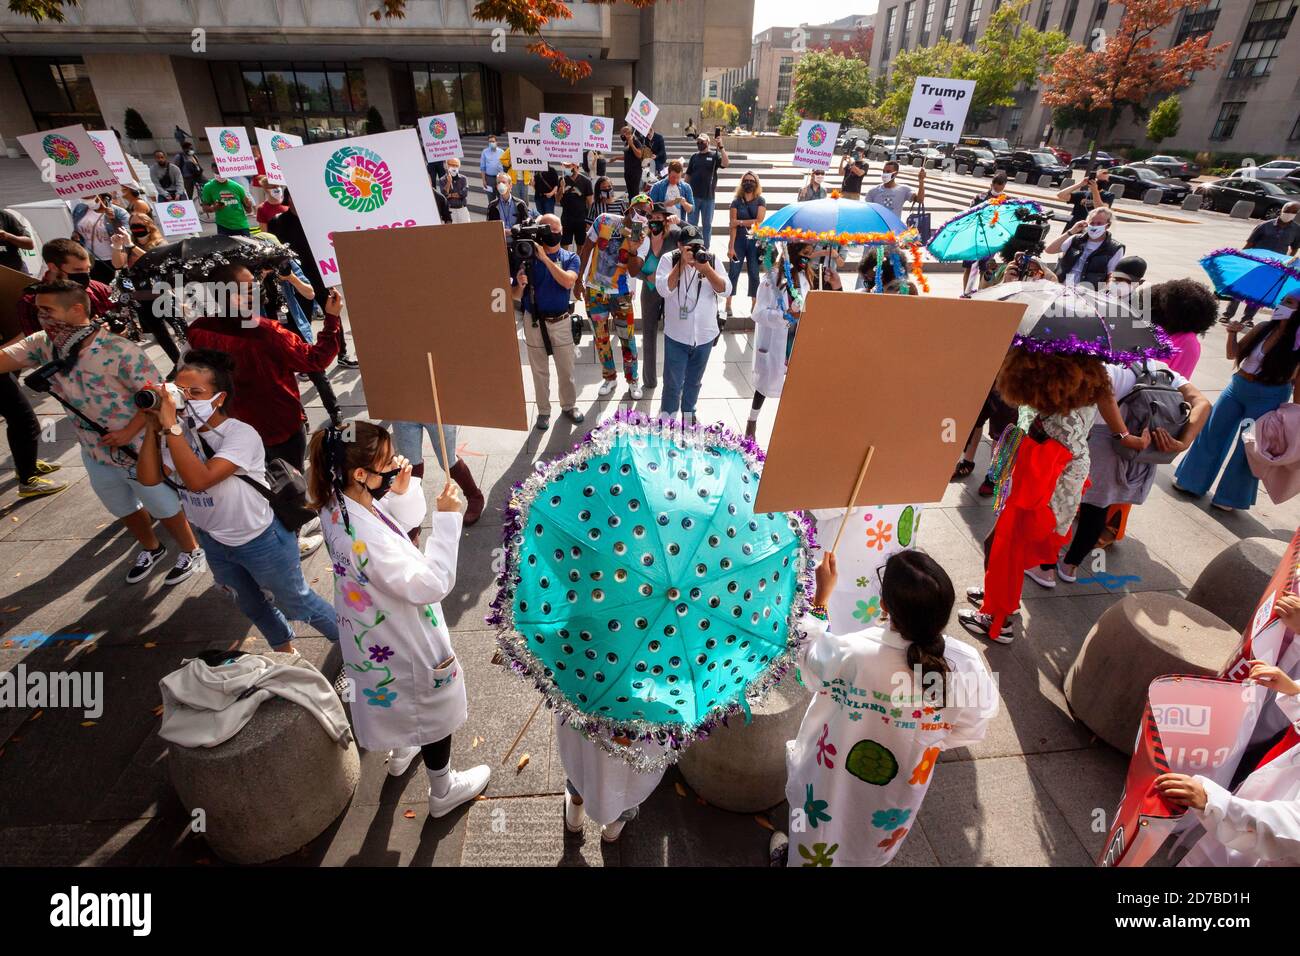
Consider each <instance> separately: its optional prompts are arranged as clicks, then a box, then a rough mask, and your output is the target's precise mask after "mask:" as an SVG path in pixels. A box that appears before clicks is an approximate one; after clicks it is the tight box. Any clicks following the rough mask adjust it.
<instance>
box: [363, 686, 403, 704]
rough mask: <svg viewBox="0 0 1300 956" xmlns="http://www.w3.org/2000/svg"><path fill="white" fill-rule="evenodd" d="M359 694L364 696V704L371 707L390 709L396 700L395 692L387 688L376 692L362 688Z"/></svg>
mask: <svg viewBox="0 0 1300 956" xmlns="http://www.w3.org/2000/svg"><path fill="white" fill-rule="evenodd" d="M361 693H363V694H365V695H366V703H367V704H370V705H371V706H372V707H392V706H393V701H395V700H397V691H395V690H389V689H388V688H387V687H380V688H378V689H376V690H371V689H370V688H369V687H363V688H362V689H361Z"/></svg>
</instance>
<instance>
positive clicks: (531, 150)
mask: <svg viewBox="0 0 1300 956" xmlns="http://www.w3.org/2000/svg"><path fill="white" fill-rule="evenodd" d="M508 135H509V137H510V165H511V166H512V167H514V168H515V169H516V170H518V171H519V172H524V173H529V172H532V173H535V172H537V171H538V170H541V169H549V168H550V165H551V164H550V163H549V162H547V160H546V154H545V153H544V152H542V138H541V137H540V136H531V135H529V134H528V133H509V134H508Z"/></svg>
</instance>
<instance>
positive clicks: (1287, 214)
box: [1277, 212, 1295, 222]
mask: <svg viewBox="0 0 1300 956" xmlns="http://www.w3.org/2000/svg"><path fill="white" fill-rule="evenodd" d="M1277 218H1278V219H1280V220H1282V221H1283V222H1290V221H1291V220H1292V219H1294V218H1295V213H1293V212H1283V213H1278V217H1277Z"/></svg>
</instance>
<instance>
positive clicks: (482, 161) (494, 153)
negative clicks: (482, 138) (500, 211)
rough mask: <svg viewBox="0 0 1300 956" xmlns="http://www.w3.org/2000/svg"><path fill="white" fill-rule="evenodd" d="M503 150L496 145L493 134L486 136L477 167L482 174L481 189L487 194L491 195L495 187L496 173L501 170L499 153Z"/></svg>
mask: <svg viewBox="0 0 1300 956" xmlns="http://www.w3.org/2000/svg"><path fill="white" fill-rule="evenodd" d="M502 152H504V151H503V150H502V149H500V148H499V147H498V146H497V138H496V136H495V135H493V136H489V137H488V144H487V147H486V148H485V149H484V150H483V152H482V153H480V154H479V157H478V169H479V172H480V173H481V174H482V176H483V190H484V191H485V192H486V193H487V194H488V195H489V196H491V195H493V190H494V189H495V187H496V179H497V173H499V172H501V171H502V169H503V167H502V165H501V154H502Z"/></svg>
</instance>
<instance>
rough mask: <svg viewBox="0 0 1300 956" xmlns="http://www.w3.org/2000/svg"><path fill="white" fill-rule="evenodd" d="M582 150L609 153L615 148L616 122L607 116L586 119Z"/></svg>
mask: <svg viewBox="0 0 1300 956" xmlns="http://www.w3.org/2000/svg"><path fill="white" fill-rule="evenodd" d="M585 120H586V123H585V125H584V128H583V137H582V148H583V149H595V150H599V151H600V152H602V153H608V152H609V151H610V150H611V149H612V148H613V146H614V121H613V120H612V119H610V118H609V117H607V116H588V117H585Z"/></svg>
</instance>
